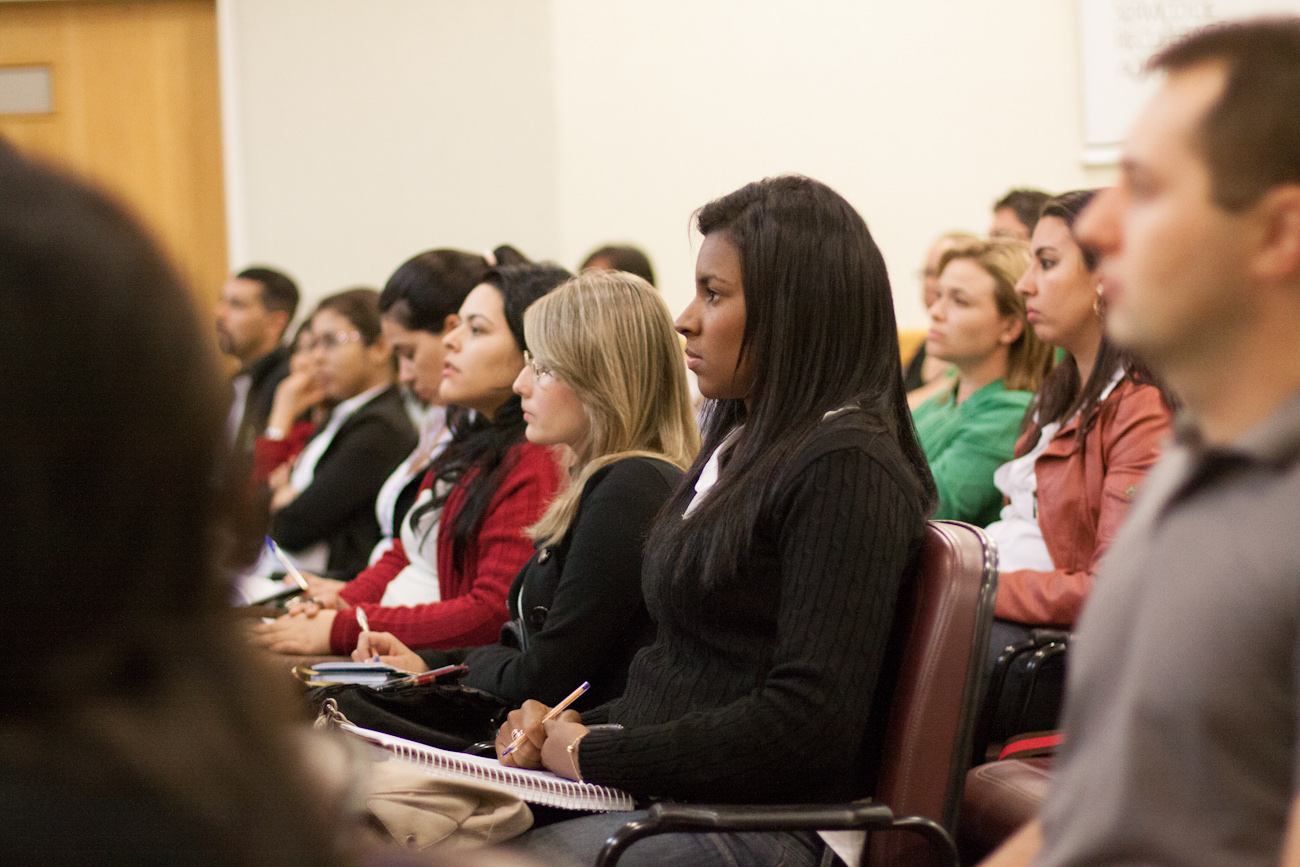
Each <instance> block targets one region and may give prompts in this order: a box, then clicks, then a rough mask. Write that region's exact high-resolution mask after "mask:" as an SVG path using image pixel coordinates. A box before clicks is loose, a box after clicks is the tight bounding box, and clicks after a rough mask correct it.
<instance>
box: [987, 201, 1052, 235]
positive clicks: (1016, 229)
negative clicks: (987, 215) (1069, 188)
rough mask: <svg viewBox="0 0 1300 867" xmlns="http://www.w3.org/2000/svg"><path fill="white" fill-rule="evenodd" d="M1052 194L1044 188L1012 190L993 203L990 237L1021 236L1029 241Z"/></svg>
mask: <svg viewBox="0 0 1300 867" xmlns="http://www.w3.org/2000/svg"><path fill="white" fill-rule="evenodd" d="M1050 198H1051V196H1050V195H1048V194H1047V193H1045V192H1043V191H1042V190H1028V189H1018V190H1011V191H1010V192H1009V193H1007V194H1006V195H1005V196H1003V197H1002V198H1000V199H998V200H997V201H996V202H995V203H994V204H993V222H992V224H991V225H990V226H989V237H990V238H1019V239H1020V240H1022V241H1028V240H1029V236H1030V235H1032V234H1034V226H1037V225H1038V214H1039V212H1040V211H1042V210H1043V204H1044V203H1045V202H1046V201H1047V200H1048V199H1050Z"/></svg>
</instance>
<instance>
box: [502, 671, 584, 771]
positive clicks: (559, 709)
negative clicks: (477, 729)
mask: <svg viewBox="0 0 1300 867" xmlns="http://www.w3.org/2000/svg"><path fill="white" fill-rule="evenodd" d="M589 689H591V684H590V683H587V681H585V680H584V681H583V682H582V686H580V687H578V688H577V689H575V690H574V691H573V692H571V693H569V695H568V697H566V698H565V699H564V701H562V702H560V703H559V704H557V705H556V706H555V707H553V708H551V709H550V710H549V711H547V712H546V716H544V717H542V722H543V723H545V722H547V721H549V720H553V719H555V718H556V717H557V716H559V715H560V714H562V713H564V711H565V709H566V708H567V707H568V706H569V705H571V704H573V703H574V702H575V701H577V700H578V697H579V696H581V695H582V694H583V693H584V692H586V691H587V690H589ZM527 739H528V735H526V734H524V733H523V732H520V733H519V734H518V736H516V737H515V739H514V740H513V741H511V742H510V746H508V747H506V748H505V750H504V751H502V753H501V758H502V759H504V758H505V757H506V756H508V755H510V754H511V753H513V752H514V751H515V747H517V746H519V745H520V744H522V743H523V742H524V741H525V740H527Z"/></svg>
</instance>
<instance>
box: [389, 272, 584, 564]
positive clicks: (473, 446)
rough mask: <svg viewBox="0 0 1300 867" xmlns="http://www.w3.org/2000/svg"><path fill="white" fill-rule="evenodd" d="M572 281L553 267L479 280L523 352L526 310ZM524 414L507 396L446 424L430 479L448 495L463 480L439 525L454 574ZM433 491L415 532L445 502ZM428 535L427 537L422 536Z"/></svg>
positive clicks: (519, 434)
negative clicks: (459, 497) (496, 300)
mask: <svg viewBox="0 0 1300 867" xmlns="http://www.w3.org/2000/svg"><path fill="white" fill-rule="evenodd" d="M572 276H573V275H572V274H570V273H569V272H568V271H566V270H564V269H563V268H561V267H560V266H558V265H549V264H542V265H503V266H500V267H498V268H493V269H491V270H489V271H488V272H487V274H486V275H485V276H484V277H483V282H484V283H487V284H488V285H489V286H493V287H495V288H496V290H497V291H498V292H500V293H501V299H502V305H503V307H504V308H505V317H506V325H507V326H508V327H509V329H510V333H511V334H512V335H513V336H514V339H515V344H516V345H517V346H518V347H519V348H520V349H521V350H523V349H527V348H528V344H527V343H526V342H525V341H524V311H525V310H527V309H528V305H529V304H532V303H533V302H534V301H536V300H537V299H538V298H541V297H542V296H543V295H545V294H546V293H547V292H550V291H551V290H552V289H554V288H555V287H556V286H559V285H560V284H561V283H563V282H564V281H565V280H568V279H569V278H570V277H572ZM526 427H527V425H526V424H525V423H524V410H523V407H522V406H520V400H519V395H517V394H512V395H510V398H509V399H508V400H507V401H506V402H505V403H503V404H502V405H501V407H500V408H499V409H498V410H497V411H496V413H495V414H494V415H493V417H492V418H491V419H490V420H489V419H488V418H486V417H484V416H483V415H480V414H478V413H468V412H466V413H459V414H457V415H456V417H455V418H454V419H453V420H452V422H451V442H450V443H448V444H447V448H445V449H444V450H443V452H442V454H440V455H438V457H437V458H436V459H435V460H434V462H433V466H431V467H430V468H429V473H430V474H431V475H432V476H433V478H434V480H435V482H445V483H446V485H444V486H443V487H445V488H447V489H448V490H447V494H449V493H450V486H454V485H456V484H457V483H459V482H460V481H461V480H462V479H464V478H465V477H466V476H468V475H469V474H470V473H471V471H472V473H473V475H472V477H471V478H470V479H469V481H468V483H467V487H466V491H465V500H464V503H463V504H462V505H461V508H460V511H458V512H457V513H456V518H455V520H454V521H453V522H452V525H451V526H450V527H449V526H447V525H446V524H445V523H443V524H442V525H441V526H440V527H439V529H438V532H439V533H445V532H450V533H451V534H452V548H451V552H452V562H453V563H454V564H455V565H456V567H457V568H460V566H461V565H462V564H463V563H464V559H465V550H466V549H467V548H468V547H469V544H470V542H471V541H472V540H473V539H474V536H475V535H476V534H477V533H478V530H479V527H480V526H481V525H482V523H483V518H484V516H485V515H486V513H487V507H488V505H489V504H490V503H491V502H492V497H493V496H494V495H495V494H496V492H497V488H499V487H500V486H501V481H502V480H503V479H504V478H505V477H506V475H507V474H508V473H509V472H510V470H511V469H512V468H513V467H514V461H513V460H510V459H509V458H510V450H511V449H512V448H513V447H514V446H516V445H518V444H519V443H521V442H523V439H524V428H526ZM438 487H439V486H438V485H437V484H435V485H434V491H435V493H434V497H433V499H432V500H430V501H429V502H428V503H426V504H424V505H422V506H420V508H419V509H417V510H415V511H414V512H413V513H412V515H411V520H412V521H414V522H415V525H416V526H417V527H418V526H420V525H421V522H422V520H423V519H424V518H425V516H426V515H428V514H429V513H430V512H432V511H433V510H435V509H439V508H442V506H443V505H444V504H445V503H446V502H447V494H443V495H442V496H439V495H438V493H437V490H438ZM427 532H431V528H430V530H427V531H426V533H427Z"/></svg>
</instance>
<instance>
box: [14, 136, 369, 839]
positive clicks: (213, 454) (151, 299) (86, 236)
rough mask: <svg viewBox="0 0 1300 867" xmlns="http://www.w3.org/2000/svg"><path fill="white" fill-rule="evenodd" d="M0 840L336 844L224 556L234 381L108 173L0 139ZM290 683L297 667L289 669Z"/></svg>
mask: <svg viewBox="0 0 1300 867" xmlns="http://www.w3.org/2000/svg"><path fill="white" fill-rule="evenodd" d="M0 322H3V323H4V339H3V340H0V371H3V375H2V376H0V418H3V419H4V423H3V424H0V485H3V488H4V491H5V494H4V497H3V498H0V527H3V529H0V561H2V562H4V563H5V565H6V572H7V574H6V577H5V580H4V581H3V582H0V630H3V634H4V635H5V637H6V639H7V640H8V641H10V642H12V644H11V647H12V648H13V649H14V651H15V652H16V654H17V655H19V656H21V659H14V660H12V661H11V662H10V663H9V664H6V665H5V666H4V669H3V674H0V707H2V708H3V709H4V710H3V713H0V804H4V809H3V810H2V811H0V852H3V853H4V854H3V856H0V860H3V861H4V862H5V863H11V864H88V863H114V864H118V863H132V864H142V863H147V864H162V863H166V864H200V863H201V864H241V865H293V864H300V865H317V864H327V865H328V864H334V863H340V862H341V860H342V859H343V858H344V857H345V853H344V852H343V851H342V847H340V846H339V845H338V843H337V841H338V839H339V838H338V837H337V836H336V834H337V833H339V831H340V829H342V828H344V827H346V826H345V823H343V822H340V821H339V817H340V815H341V812H342V803H341V802H342V798H341V797H337V796H332V795H331V794H330V793H331V792H332V791H341V790H342V787H337V788H335V787H331V786H328V785H325V784H324V781H322V780H309V779H308V776H309V775H308V774H307V773H306V771H305V769H304V767H303V766H302V764H301V760H302V756H301V755H300V753H299V750H300V748H301V747H300V744H301V743H302V739H301V738H300V737H298V736H297V735H296V734H295V732H293V731H292V727H291V725H290V723H289V720H290V719H291V716H292V705H291V704H290V697H289V694H288V693H287V692H285V691H283V690H279V689H275V688H272V686H271V685H269V684H268V683H264V682H263V680H262V679H260V678H259V677H258V676H257V674H256V673H255V672H253V671H252V670H251V669H250V666H249V665H248V664H247V663H246V660H245V658H244V655H245V653H246V651H244V650H243V649H242V644H243V643H242V642H240V641H236V640H235V639H234V636H233V635H231V631H230V623H229V622H228V618H229V617H230V613H229V602H228V597H229V589H228V588H227V587H226V586H224V585H223V584H222V582H221V581H220V580H219V579H218V577H217V574H218V573H217V572H216V570H214V569H213V560H214V553H215V552H214V551H213V547H214V545H213V540H214V537H215V535H216V534H214V533H213V532H212V530H213V527H214V526H215V525H216V523H217V520H218V518H219V513H220V512H221V511H222V508H223V503H222V502H219V499H218V493H217V492H218V490H220V486H219V485H218V466H220V465H221V457H222V454H223V452H224V450H225V437H224V424H223V422H224V419H225V406H226V403H225V401H224V400H223V396H222V390H223V383H222V380H221V376H220V373H219V371H218V368H217V362H216V358H215V357H214V356H213V354H212V353H210V352H208V351H206V350H205V349H204V348H203V347H205V346H206V345H207V344H206V341H205V340H204V335H203V326H202V325H201V324H200V321H199V319H198V318H197V317H196V314H195V311H194V309H193V307H192V305H191V301H190V299H189V297H188V294H187V293H186V291H185V290H184V289H183V288H182V287H181V285H180V284H179V282H178V281H177V278H176V276H175V274H174V273H173V272H172V271H171V269H170V268H169V267H168V266H167V265H166V264H165V263H164V261H163V258H162V257H161V256H160V255H159V253H158V252H157V251H156V250H155V248H154V247H153V245H152V244H151V242H150V241H149V240H148V239H147V237H146V234H145V232H144V231H143V230H141V229H140V228H139V227H138V226H137V225H136V224H135V223H134V221H133V220H131V219H130V218H128V217H127V216H126V215H125V214H124V212H123V211H122V210H121V209H120V208H119V207H118V206H117V205H116V204H114V203H112V202H111V201H109V200H108V199H107V198H105V197H104V196H103V195H101V194H99V193H97V192H93V191H91V190H89V189H87V188H86V187H84V186H82V185H81V184H79V183H77V182H74V181H71V180H68V179H67V178H64V177H62V176H59V175H57V174H55V173H53V172H52V171H50V170H47V169H45V168H42V167H40V166H38V165H36V164H33V163H31V162H28V161H27V160H25V159H24V158H23V157H21V156H19V155H18V154H17V153H16V152H15V151H13V150H12V149H10V148H9V146H8V145H6V144H5V143H4V142H3V141H0ZM286 686H287V685H286Z"/></svg>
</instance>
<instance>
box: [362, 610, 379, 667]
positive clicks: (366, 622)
mask: <svg viewBox="0 0 1300 867" xmlns="http://www.w3.org/2000/svg"><path fill="white" fill-rule="evenodd" d="M357 626H360V627H361V631H362V632H369V631H370V618H368V617H366V612H364V611H362V610H361V609H360V608H358V609H357ZM374 654H375V655H374V657H373V658H371V660H370V661H371V662H378V661H379V651H378V650H376V651H374Z"/></svg>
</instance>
